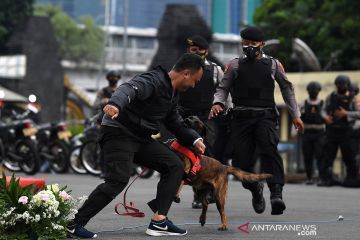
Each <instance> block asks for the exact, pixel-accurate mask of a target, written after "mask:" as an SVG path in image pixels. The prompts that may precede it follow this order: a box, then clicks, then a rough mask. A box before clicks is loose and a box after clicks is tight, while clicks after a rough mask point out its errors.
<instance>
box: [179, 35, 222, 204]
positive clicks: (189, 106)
mask: <svg viewBox="0 0 360 240" xmlns="http://www.w3.org/2000/svg"><path fill="white" fill-rule="evenodd" d="M186 41H187V52H188V53H194V54H197V55H199V56H200V57H201V58H202V59H204V63H205V68H204V74H203V76H202V78H201V81H200V82H199V84H197V85H196V86H195V87H194V88H192V89H189V90H187V91H186V92H182V93H180V98H179V106H180V109H181V110H180V113H181V115H182V117H183V118H187V117H189V116H191V115H195V116H198V117H199V119H200V120H201V121H202V122H204V124H205V127H206V136H205V139H204V143H205V145H206V146H207V147H206V152H205V154H206V155H207V156H210V157H213V156H214V149H213V147H214V142H215V140H216V135H217V134H216V129H217V128H216V127H217V126H216V123H215V122H214V121H212V120H209V119H208V116H209V112H210V109H211V106H212V102H213V100H214V93H215V89H216V86H217V85H218V84H219V82H220V80H221V79H222V78H223V76H224V73H223V71H222V69H221V67H220V66H218V65H217V64H216V63H213V62H211V61H209V60H208V59H206V57H207V55H208V53H209V43H208V42H207V41H206V40H205V39H204V38H203V37H201V36H199V35H194V36H191V37H189V38H187V40H186ZM193 190H194V200H193V202H192V208H197V209H198V208H202V204H201V201H200V200H199V197H198V196H197V194H196V192H195V189H193ZM210 202H213V201H210Z"/></svg>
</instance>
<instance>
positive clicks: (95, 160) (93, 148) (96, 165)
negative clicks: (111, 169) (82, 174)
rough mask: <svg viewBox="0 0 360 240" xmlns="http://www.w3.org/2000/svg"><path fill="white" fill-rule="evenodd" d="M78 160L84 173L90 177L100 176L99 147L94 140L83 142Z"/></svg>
mask: <svg viewBox="0 0 360 240" xmlns="http://www.w3.org/2000/svg"><path fill="white" fill-rule="evenodd" d="M80 159H81V162H82V164H83V166H84V168H85V169H86V171H87V172H88V173H90V174H92V175H95V176H99V175H100V174H101V166H100V147H99V145H98V143H97V141H95V140H90V141H88V142H85V143H84V144H83V145H82V147H81V150H80Z"/></svg>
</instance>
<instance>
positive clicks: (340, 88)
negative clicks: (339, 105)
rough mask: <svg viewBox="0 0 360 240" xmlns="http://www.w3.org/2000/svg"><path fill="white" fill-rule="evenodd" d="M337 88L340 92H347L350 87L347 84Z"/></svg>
mask: <svg viewBox="0 0 360 240" xmlns="http://www.w3.org/2000/svg"><path fill="white" fill-rule="evenodd" d="M337 90H338V93H339V94H345V93H346V92H347V90H348V89H347V86H346V85H338V87H337Z"/></svg>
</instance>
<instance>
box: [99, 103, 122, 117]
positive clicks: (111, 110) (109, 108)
mask: <svg viewBox="0 0 360 240" xmlns="http://www.w3.org/2000/svg"><path fill="white" fill-rule="evenodd" d="M103 111H104V113H105V114H106V115H109V116H110V117H111V119H115V118H117V117H118V116H119V113H120V111H119V109H118V108H117V107H115V106H114V105H111V104H107V105H106V106H105V107H104V109H103Z"/></svg>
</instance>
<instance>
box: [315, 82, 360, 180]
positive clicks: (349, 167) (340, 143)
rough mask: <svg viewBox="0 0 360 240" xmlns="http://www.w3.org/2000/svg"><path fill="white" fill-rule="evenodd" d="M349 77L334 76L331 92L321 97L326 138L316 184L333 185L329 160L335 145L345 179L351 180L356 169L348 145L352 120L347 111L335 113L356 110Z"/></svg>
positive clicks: (351, 151) (354, 177) (350, 148)
mask: <svg viewBox="0 0 360 240" xmlns="http://www.w3.org/2000/svg"><path fill="white" fill-rule="evenodd" d="M350 83H351V82H350V78H349V77H348V76H346V75H338V76H337V77H336V78H335V86H336V91H334V92H332V93H331V94H330V95H329V96H328V97H327V98H326V100H325V104H324V107H323V109H322V116H323V118H324V120H325V123H326V137H325V145H324V152H323V160H322V166H321V168H320V178H321V179H320V182H319V183H318V186H333V185H335V184H337V181H335V179H334V178H333V169H332V166H333V163H334V160H335V157H336V153H337V150H338V148H339V147H340V150H341V154H342V159H343V161H344V163H345V166H346V178H345V181H344V182H345V183H346V182H355V181H356V179H357V175H358V174H357V168H356V163H355V159H354V155H353V149H352V147H351V138H350V137H351V133H352V125H353V121H351V120H349V118H348V116H347V114H346V115H341V114H337V111H339V110H341V111H344V112H346V113H347V112H356V108H355V104H354V101H353V98H354V96H353V95H352V94H351V92H350V91H349V87H350Z"/></svg>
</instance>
